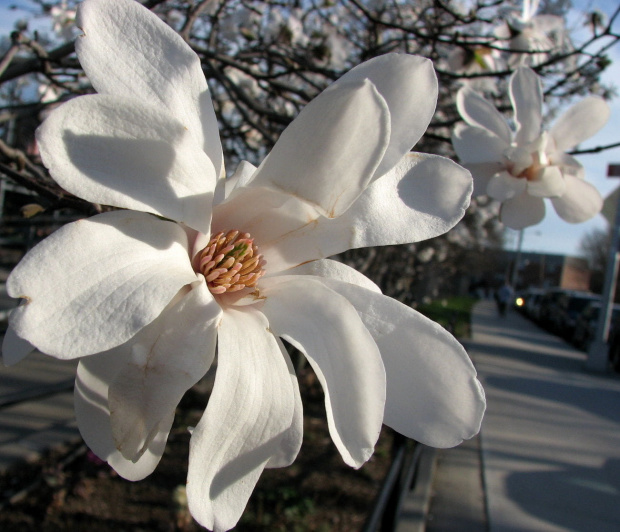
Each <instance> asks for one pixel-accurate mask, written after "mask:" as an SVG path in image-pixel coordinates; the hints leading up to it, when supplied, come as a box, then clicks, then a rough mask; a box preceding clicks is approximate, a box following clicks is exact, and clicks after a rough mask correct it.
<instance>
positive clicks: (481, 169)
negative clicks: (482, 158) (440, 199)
mask: <svg viewBox="0 0 620 532" xmlns="http://www.w3.org/2000/svg"><path fill="white" fill-rule="evenodd" d="M463 166H464V167H465V168H467V170H469V171H470V172H471V176H472V177H473V178H474V191H473V192H472V196H473V197H477V196H486V193H487V186H488V185H489V181H490V180H491V178H492V177H493V176H494V175H495V174H497V173H498V172H502V171H503V170H505V167H504V165H503V164H502V163H500V162H494V163H469V164H464V165H463Z"/></svg>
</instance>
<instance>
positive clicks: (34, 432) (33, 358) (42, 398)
mask: <svg viewBox="0 0 620 532" xmlns="http://www.w3.org/2000/svg"><path fill="white" fill-rule="evenodd" d="M1 344H2V335H0V345H1ZM76 366H77V361H60V360H56V359H53V358H52V357H48V356H45V355H42V354H40V353H32V354H30V355H28V357H26V358H25V359H24V360H22V361H21V362H20V363H19V364H16V365H14V366H11V367H8V368H6V367H4V366H2V365H1V364H0V471H2V470H5V469H6V468H8V467H9V466H12V465H15V464H16V463H19V461H21V460H34V459H36V458H38V457H39V456H40V455H41V453H43V452H45V451H47V450H48V449H50V448H52V447H56V446H58V445H61V444H63V443H68V442H72V441H79V438H80V436H79V432H78V429H77V425H76V422H75V415H74V413H73V381H74V380H75V368H76Z"/></svg>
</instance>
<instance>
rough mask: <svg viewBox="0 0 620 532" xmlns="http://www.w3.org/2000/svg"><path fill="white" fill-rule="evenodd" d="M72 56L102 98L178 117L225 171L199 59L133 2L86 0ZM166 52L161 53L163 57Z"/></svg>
mask: <svg viewBox="0 0 620 532" xmlns="http://www.w3.org/2000/svg"><path fill="white" fill-rule="evenodd" d="M77 25H78V27H80V28H81V29H82V30H83V31H84V35H83V36H82V37H80V38H78V39H77V41H76V52H77V55H78V58H79V60H80V64H81V65H82V67H83V68H84V71H85V72H86V75H87V76H88V79H89V80H90V82H91V83H92V84H93V87H94V88H95V90H96V91H97V92H98V93H100V94H111V95H114V96H118V97H121V98H122V97H129V98H132V99H134V100H136V101H139V102H143V103H145V104H147V105H154V106H157V107H160V108H161V109H162V110H166V111H167V112H168V113H169V114H170V115H172V116H174V117H176V118H177V119H178V120H179V121H180V122H181V123H182V124H183V126H184V127H185V128H186V129H187V130H188V131H189V133H190V135H191V136H192V137H193V138H194V139H195V141H196V142H197V143H198V144H199V145H200V147H201V150H204V152H205V153H206V154H207V156H208V157H209V159H210V160H211V162H212V165H213V167H214V169H215V175H216V176H217V177H219V176H220V175H221V174H222V171H223V166H224V165H223V155H222V147H221V143H220V140H219V132H218V125H217V119H216V117H215V112H214V110H213V104H212V102H211V98H210V95H209V89H208V87H207V81H206V79H205V76H204V74H203V72H202V66H201V63H200V59H199V57H198V56H197V55H196V54H195V53H194V52H193V50H192V49H191V48H190V47H189V46H188V45H187V44H186V43H185V41H184V40H183V38H182V37H181V36H180V35H179V34H177V33H176V32H175V31H174V30H173V29H172V28H170V27H169V26H168V25H167V24H165V23H164V22H163V21H162V20H160V19H159V17H157V16H153V13H151V12H150V11H149V10H148V9H146V8H145V7H143V6H142V5H140V3H139V2H135V1H134V0H86V1H84V2H82V3H81V4H80V5H79V6H78V12H77ZM162 52H165V53H162Z"/></svg>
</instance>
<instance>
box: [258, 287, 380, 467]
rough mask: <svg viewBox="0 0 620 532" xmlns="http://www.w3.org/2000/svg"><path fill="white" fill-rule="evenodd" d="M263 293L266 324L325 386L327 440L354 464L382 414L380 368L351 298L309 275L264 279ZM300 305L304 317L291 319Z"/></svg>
mask: <svg viewBox="0 0 620 532" xmlns="http://www.w3.org/2000/svg"><path fill="white" fill-rule="evenodd" d="M352 286H353V285H352ZM264 293H265V296H266V299H265V303H264V306H263V309H262V310H263V312H264V313H265V315H266V316H267V319H268V320H269V326H270V329H271V330H272V331H274V333H275V334H277V335H278V336H281V337H282V338H284V339H286V340H287V341H289V342H290V343H292V344H293V345H294V346H295V347H297V348H298V349H299V350H300V351H302V352H303V353H304V354H305V355H306V357H307V358H308V361H309V362H310V364H311V366H312V368H313V369H314V371H315V373H316V375H317V377H318V379H319V381H320V382H321V385H322V387H323V390H324V392H325V407H326V411H327V420H328V425H329V430H330V434H331V436H332V440H333V441H334V443H335V444H336V447H338V450H339V451H340V453H341V455H342V457H343V460H344V461H345V463H347V464H348V465H350V466H353V467H360V466H361V465H362V464H364V463H365V462H366V461H367V460H368V458H369V457H370V456H371V455H372V452H373V451H372V449H374V446H375V444H376V442H377V439H378V437H379V433H380V431H381V424H382V420H383V409H384V404H385V386H386V384H385V370H384V368H383V363H382V362H381V355H380V353H379V350H378V348H377V345H376V344H375V342H374V340H373V339H372V337H371V335H370V333H369V332H368V330H367V329H366V328H365V327H364V324H363V323H362V321H361V320H360V318H359V316H358V315H357V313H356V312H355V309H354V308H353V307H352V306H351V304H350V303H349V302H348V301H347V300H346V299H345V298H344V297H342V296H340V295H339V294H337V293H335V292H334V291H332V290H331V289H329V288H327V287H326V286H324V285H323V284H322V283H320V282H318V281H317V280H315V279H312V278H309V277H306V276H290V277H288V276H283V277H278V278H273V279H267V280H266V283H265V287H264ZM372 293H374V292H372ZM326 302H329V303H328V304H326ZM302 308H303V314H304V316H305V321H299V320H298V319H295V316H298V315H299V313H300V312H302ZM345 380H346V382H348V383H349V384H348V385H347V386H341V385H339V383H341V382H343V381H345Z"/></svg>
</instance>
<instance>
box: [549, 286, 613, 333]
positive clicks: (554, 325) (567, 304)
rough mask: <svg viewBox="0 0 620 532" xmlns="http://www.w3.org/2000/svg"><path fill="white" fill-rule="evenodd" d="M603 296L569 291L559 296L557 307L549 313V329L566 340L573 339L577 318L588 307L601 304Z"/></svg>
mask: <svg viewBox="0 0 620 532" xmlns="http://www.w3.org/2000/svg"><path fill="white" fill-rule="evenodd" d="M600 300H601V296H600V295H597V294H592V293H590V292H576V291H567V292H564V293H563V294H561V295H560V296H558V298H557V299H556V302H555V307H554V309H553V311H552V312H550V313H549V316H548V323H549V329H550V330H551V331H552V332H554V333H555V334H557V335H558V336H561V337H562V338H565V339H567V340H570V339H572V335H573V330H574V329H575V325H576V323H577V318H578V317H579V315H580V314H581V312H582V311H583V310H584V309H585V308H586V306H587V305H589V304H590V303H593V302H600Z"/></svg>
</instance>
